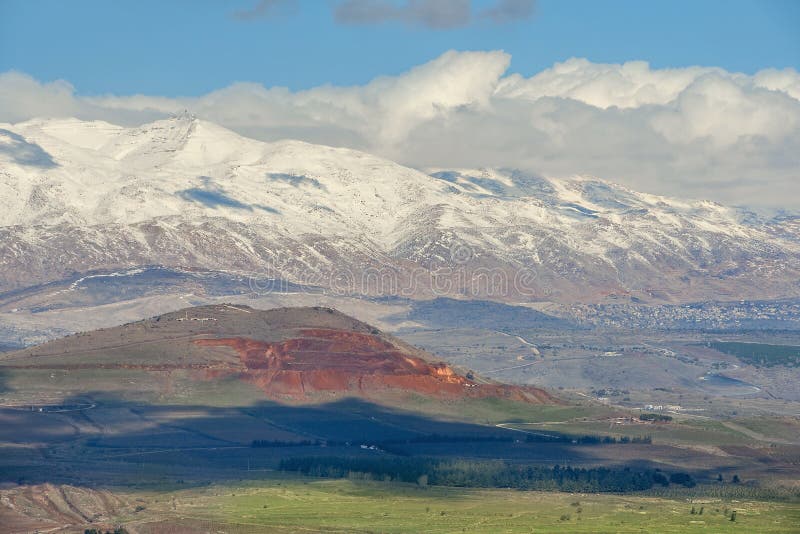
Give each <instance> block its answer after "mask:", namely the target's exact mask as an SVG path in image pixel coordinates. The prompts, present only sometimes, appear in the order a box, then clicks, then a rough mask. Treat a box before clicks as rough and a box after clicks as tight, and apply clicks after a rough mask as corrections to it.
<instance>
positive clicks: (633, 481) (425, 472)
mask: <svg viewBox="0 0 800 534" xmlns="http://www.w3.org/2000/svg"><path fill="white" fill-rule="evenodd" d="M280 469H281V470H283V471H293V472H297V473H300V474H303V475H306V476H313V477H321V478H353V479H367V480H383V481H386V482H409V483H417V484H420V485H426V484H432V485H436V486H455V487H474V488H514V489H521V490H543V491H568V492H614V493H623V492H631V491H643V490H647V489H650V488H652V487H653V486H654V485H655V484H660V485H666V486H668V485H669V484H671V483H672V484H677V485H682V486H687V487H690V485H694V480H693V479H692V477H691V475H689V474H687V473H672V474H670V475H666V474H665V473H662V472H660V471H657V470H649V469H645V470H634V469H630V468H627V467H626V468H608V467H590V468H584V467H578V468H576V467H570V466H567V467H562V466H559V465H555V466H553V467H547V466H539V465H521V464H512V463H509V462H504V461H501V460H482V461H476V460H447V459H439V458H397V457H393V458H388V457H381V458H375V457H360V458H359V457H293V458H285V459H283V460H281V463H280Z"/></svg>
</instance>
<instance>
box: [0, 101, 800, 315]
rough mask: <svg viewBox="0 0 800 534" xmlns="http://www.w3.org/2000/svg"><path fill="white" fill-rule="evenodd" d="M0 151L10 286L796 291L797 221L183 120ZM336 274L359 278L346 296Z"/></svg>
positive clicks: (537, 294) (799, 268) (511, 297)
mask: <svg viewBox="0 0 800 534" xmlns="http://www.w3.org/2000/svg"><path fill="white" fill-rule="evenodd" d="M0 140H1V141H2V144H0V147H2V150H0V162H2V168H1V169H0V199H2V206H0V207H2V208H3V209H2V212H1V213H0V237H2V245H0V289H3V290H11V289H16V288H20V287H26V286H29V285H33V284H37V283H42V282H48V281H54V280H59V279H61V278H64V277H65V276H66V275H67V274H70V273H72V272H77V273H81V272H88V271H92V270H96V269H115V268H128V267H135V266H139V265H164V266H187V265H189V266H197V267H201V268H207V269H212V270H222V271H224V270H230V271H236V272H241V273H248V272H249V273H258V274H260V275H265V276H270V277H273V278H282V279H286V280H289V281H291V282H295V283H300V284H303V285H312V286H314V285H315V286H320V287H323V288H326V289H329V290H334V291H340V292H342V293H347V294H373V295H376V294H377V295H380V294H398V293H400V292H401V291H402V292H403V293H404V294H405V295H406V296H414V297H420V298H429V297H431V296H437V295H441V294H443V295H451V296H454V295H457V296H461V297H467V298H469V297H475V298H491V299H494V300H505V301H516V302H529V301H555V302H562V303H570V302H602V301H607V300H609V299H620V298H621V299H630V298H636V299H639V300H644V301H654V302H691V301H698V300H736V299H739V298H752V297H756V296H757V297H761V298H763V297H767V298H769V297H786V296H796V295H800V283H798V279H800V276H798V275H799V274H800V232H798V227H797V226H796V224H795V220H794V219H793V218H791V217H776V218H767V217H763V216H759V215H757V214H755V213H753V212H749V211H746V210H742V209H737V208H730V207H726V206H723V205H721V204H717V203H713V202H708V201H689V200H681V199H674V198H667V197H660V196H656V195H650V194H646V193H639V192H635V191H632V190H630V189H627V188H624V187H622V186H619V185H616V184H612V183H610V182H605V181H602V180H599V179H596V178H591V177H581V176H579V177H574V178H571V179H554V178H545V177H541V176H536V175H532V174H528V173H522V172H520V171H514V170H510V169H478V170H474V169H449V170H441V169H440V170H437V171H435V172H432V173H431V174H425V173H423V172H421V171H418V170H414V169H410V168H407V167H403V166H402V165H399V164H396V163H393V162H391V161H388V160H385V159H382V158H379V157H375V156H371V155H369V154H365V153H361V152H358V151H355V150H351V149H344V148H333V147H325V146H320V145H312V144H309V143H304V142H299V141H290V140H287V141H279V142H275V143H263V142H260V141H256V140H252V139H247V138H244V137H241V136H239V135H238V134H235V133H234V132H231V131H230V130H226V129H225V128H222V127H220V126H217V125H215V124H213V123H209V122H207V121H202V120H198V119H196V118H193V117H191V116H188V115H182V116H176V117H174V118H172V119H166V120H161V121H156V122H154V123H149V124H146V125H143V126H139V127H136V128H124V127H119V126H114V125H111V124H109V123H102V122H84V121H79V120H77V119H53V120H43V119H36V120H33V121H28V122H25V123H19V124H15V125H0ZM220 250H225V254H219V251H220ZM46 258H49V260H46ZM443 272H444V273H447V272H449V273H450V274H449V275H447V276H450V279H449V280H445V281H446V282H447V283H446V284H445V286H444V287H439V285H438V284H437V280H436V277H437V276H439V275H440V274H441V273H443ZM370 273H377V274H376V275H374V276H376V277H377V281H375V280H373V279H371V278H369V276H370ZM454 273H457V274H459V275H461V278H457V277H456V276H455V274H454ZM476 273H477V274H476ZM487 273H488V274H487ZM337 274H339V275H344V276H345V277H349V278H350V279H351V280H348V281H346V283H344V284H337V278H336V277H337ZM482 276H483V277H484V278H481V277H482ZM491 276H496V277H497V280H498V283H497V285H498V287H489V286H488V284H489V283H490V282H491ZM382 277H383V278H382ZM476 277H477V278H476ZM365 280H366V282H365ZM387 280H388V281H387ZM373 281H375V283H374V284H372V285H370V284H371V282H373ZM339 286H342V287H339ZM373 286H375V287H373Z"/></svg>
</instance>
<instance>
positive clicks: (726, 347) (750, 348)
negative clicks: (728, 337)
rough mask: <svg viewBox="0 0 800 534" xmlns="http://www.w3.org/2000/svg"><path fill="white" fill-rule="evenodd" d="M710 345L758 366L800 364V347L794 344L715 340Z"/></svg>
mask: <svg viewBox="0 0 800 534" xmlns="http://www.w3.org/2000/svg"><path fill="white" fill-rule="evenodd" d="M708 345H709V346H710V347H711V348H712V349H714V350H718V351H720V352H723V353H725V354H730V355H732V356H736V357H737V358H739V359H740V360H741V361H743V362H744V363H747V364H750V365H754V366H756V367H773V366H775V365H789V366H795V367H797V366H800V347H795V346H792V345H769V344H766V343H741V342H738V341H714V342H711V343H709V344H708Z"/></svg>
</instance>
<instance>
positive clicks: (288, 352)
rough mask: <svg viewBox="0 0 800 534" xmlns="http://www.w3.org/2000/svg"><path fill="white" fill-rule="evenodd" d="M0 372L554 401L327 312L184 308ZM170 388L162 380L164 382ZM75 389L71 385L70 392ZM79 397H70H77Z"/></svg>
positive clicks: (37, 350) (45, 349) (294, 392)
mask: <svg viewBox="0 0 800 534" xmlns="http://www.w3.org/2000/svg"><path fill="white" fill-rule="evenodd" d="M0 366H2V367H0V368H2V369H17V370H29V371H33V370H36V371H62V372H67V373H69V372H73V373H75V372H77V373H81V372H83V373H95V374H97V375H96V376H105V378H104V379H101V380H96V379H95V380H92V381H91V382H89V383H87V384H84V386H83V387H84V388H87V389H88V388H89V387H91V388H93V390H94V391H97V390H102V389H103V387H108V388H109V389H110V390H111V391H114V392H115V393H120V392H122V391H124V390H125V389H127V386H126V384H117V383H114V382H113V380H112V379H111V377H113V376H115V374H114V373H115V372H117V371H124V370H129V371H139V372H144V373H145V374H146V375H149V376H151V379H150V380H149V382H150V383H149V384H148V383H146V382H145V383H142V381H141V380H140V381H138V382H135V385H136V388H134V389H136V390H140V391H141V390H142V389H147V388H149V387H156V388H157V387H163V388H166V389H169V388H171V387H173V386H172V385H170V384H169V383H168V384H167V385H163V386H159V384H161V382H162V381H161V380H160V379H159V378H158V377H162V376H164V375H166V376H168V377H172V376H173V375H174V376H176V377H177V376H181V377H183V378H185V379H187V382H186V384H187V385H186V386H185V387H190V388H191V387H192V386H191V383H192V382H193V381H194V382H197V383H208V382H215V381H223V382H224V381H226V380H228V379H231V378H236V379H239V380H241V381H244V382H247V383H249V384H251V385H255V386H256V387H258V388H259V389H260V390H261V391H262V392H263V393H264V396H265V397H266V398H271V399H275V400H284V401H319V400H332V399H336V398H341V397H344V396H358V397H366V398H384V397H385V395H386V394H387V393H389V394H393V395H401V396H402V395H405V394H418V395H424V396H430V397H434V398H440V399H448V398H449V399H459V398H485V397H498V398H506V399H510V400H514V401H520V402H529V403H540V402H545V403H549V402H555V400H554V399H553V398H552V397H551V396H550V395H548V394H547V393H546V392H544V391H543V390H541V389H537V388H532V387H519V386H509V385H502V384H497V383H491V382H488V381H486V380H481V379H480V378H477V377H475V376H473V375H472V374H471V373H466V372H459V371H458V370H456V369H453V368H452V367H450V366H449V365H447V364H446V363H443V362H441V361H437V360H436V358H435V357H434V356H433V355H431V354H428V353H426V352H424V351H421V350H419V349H416V348H414V347H412V346H410V345H408V344H406V343H404V342H402V341H401V340H399V339H397V338H395V337H393V336H391V335H388V334H385V333H382V332H381V331H379V330H378V329H376V328H373V327H371V326H369V325H367V324H365V323H362V322H360V321H358V320H356V319H353V318H352V317H349V316H347V315H345V314H342V313H340V312H338V311H336V310H334V309H331V308H320V307H316V308H279V309H273V310H266V311H265V310H257V309H254V308H250V307H247V306H242V305H229V304H221V305H211V306H199V307H194V308H187V309H184V310H180V311H177V312H173V313H168V314H164V315H160V316H158V317H154V318H151V319H146V320H143V321H137V322H134V323H129V324H126V325H123V326H119V327H114V328H107V329H101V330H97V331H93V332H87V333H79V334H75V335H71V336H68V337H65V338H62V339H58V340H55V341H51V342H49V343H45V344H43V345H39V346H36V347H31V348H28V349H25V350H21V351H16V352H11V353H7V354H5V355H3V357H2V359H0ZM168 382H170V381H168ZM76 386H77V384H76ZM79 393H81V392H80V391H73V394H79Z"/></svg>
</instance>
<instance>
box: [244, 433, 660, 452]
mask: <svg viewBox="0 0 800 534" xmlns="http://www.w3.org/2000/svg"><path fill="white" fill-rule="evenodd" d="M518 439H519V438H518V437H516V436H510V435H499V434H490V435H448V434H426V435H422V436H413V437H409V438H402V439H381V440H365V441H364V442H363V443H362V444H363V445H367V446H375V447H377V448H379V449H383V450H390V449H392V450H394V449H395V447H394V446H395V445H413V444H415V443H513V442H515V441H517V440H518ZM525 441H526V442H527V443H570V444H577V445H601V444H615V443H623V444H624V443H645V444H650V443H652V442H653V439H652V437H650V436H649V435H648V436H632V437H629V436H622V437H620V438H616V437H614V436H595V435H583V436H574V435H569V434H545V433H536V434H527V435H526V436H525ZM351 444H352V443H351V442H349V441H334V440H326V441H322V440H313V441H311V440H303V441H280V440H268V439H254V440H253V441H252V443H251V446H252V447H308V446H321V445H327V446H329V447H340V446H350V445H351Z"/></svg>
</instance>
